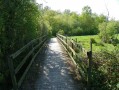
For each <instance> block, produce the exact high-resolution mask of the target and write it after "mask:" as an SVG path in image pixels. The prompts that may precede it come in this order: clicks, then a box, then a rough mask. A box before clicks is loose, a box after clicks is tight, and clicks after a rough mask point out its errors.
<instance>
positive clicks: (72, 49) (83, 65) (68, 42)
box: [57, 34, 92, 89]
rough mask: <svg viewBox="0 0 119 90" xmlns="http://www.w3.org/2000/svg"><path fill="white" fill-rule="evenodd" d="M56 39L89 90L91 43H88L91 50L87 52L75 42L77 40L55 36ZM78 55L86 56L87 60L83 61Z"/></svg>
mask: <svg viewBox="0 0 119 90" xmlns="http://www.w3.org/2000/svg"><path fill="white" fill-rule="evenodd" d="M57 38H58V39H59V40H60V42H61V44H62V45H63V46H64V48H65V49H66V51H67V52H68V54H69V56H70V57H71V59H72V60H73V62H74V64H75V65H76V66H77V69H78V71H79V73H80V75H81V77H82V78H83V79H84V80H85V81H87V88H88V89H90V83H91V63H92V42H91V43H90V46H91V50H90V51H89V52H87V51H86V50H85V49H84V48H83V47H82V45H81V44H80V43H79V42H77V39H75V40H72V39H71V38H70V37H67V36H63V35H60V34H57ZM80 53H84V54H85V55H87V58H88V59H87V60H86V61H83V60H82V59H81V56H80Z"/></svg>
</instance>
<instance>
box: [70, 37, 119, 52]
mask: <svg viewBox="0 0 119 90" xmlns="http://www.w3.org/2000/svg"><path fill="white" fill-rule="evenodd" d="M71 38H72V39H76V38H77V40H78V41H79V42H80V43H81V44H82V46H83V48H85V49H86V50H90V39H91V38H93V39H95V41H96V43H93V48H92V49H93V52H97V51H100V50H102V49H108V50H110V51H112V50H114V46H113V45H112V44H107V43H103V42H101V40H100V38H99V37H98V35H88V36H72V37H71ZM118 38H119V36H118Z"/></svg>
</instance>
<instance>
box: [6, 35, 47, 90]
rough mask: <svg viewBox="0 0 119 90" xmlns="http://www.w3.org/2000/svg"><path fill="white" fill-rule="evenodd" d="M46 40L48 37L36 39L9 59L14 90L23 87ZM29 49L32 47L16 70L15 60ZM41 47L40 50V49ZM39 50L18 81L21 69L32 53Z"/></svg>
mask: <svg viewBox="0 0 119 90" xmlns="http://www.w3.org/2000/svg"><path fill="white" fill-rule="evenodd" d="M46 40H47V36H46V35H45V36H42V37H40V38H37V39H34V40H32V41H31V42H29V43H28V44H26V45H25V46H23V47H22V48H21V49H19V50H18V51H16V52H15V53H13V54H11V55H10V57H9V58H8V65H9V70H10V74H11V79H12V84H13V89H14V90H18V88H19V87H20V85H21V83H22V81H23V79H24V77H25V75H26V73H27V72H28V70H29V68H30V66H31V64H32V62H33V61H34V59H35V57H36V56H37V54H38V53H39V51H40V50H41V48H42V46H43V45H44V43H45V41H46ZM31 46H32V47H31ZM29 47H31V49H30V51H29V52H28V53H27V54H26V56H25V57H24V58H23V60H21V62H20V63H19V64H18V66H17V67H16V68H14V64H13V61H14V59H15V58H17V57H18V56H20V54H21V53H23V52H24V51H25V50H26V49H27V48H29ZM39 47H40V49H38V48H39ZM37 49H38V51H37V52H36V54H35V55H34V56H33V57H32V59H31V61H30V62H29V64H28V66H27V67H26V70H25V72H24V73H23V74H22V76H21V77H20V79H19V80H17V78H16V74H17V73H18V72H19V71H20V69H21V68H22V67H23V65H24V64H25V63H26V61H27V59H28V58H29V57H30V56H31V55H32V53H34V51H35V50H37Z"/></svg>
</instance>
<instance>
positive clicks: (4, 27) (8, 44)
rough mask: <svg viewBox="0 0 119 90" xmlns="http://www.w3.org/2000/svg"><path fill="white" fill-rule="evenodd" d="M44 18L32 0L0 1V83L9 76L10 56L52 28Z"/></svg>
mask: <svg viewBox="0 0 119 90" xmlns="http://www.w3.org/2000/svg"><path fill="white" fill-rule="evenodd" d="M43 18H44V17H43V16H42V13H41V10H40V9H39V8H38V6H37V5H36V4H35V3H34V2H32V1H31V0H17V1H15V0H1V1H0V74H1V75H0V83H2V82H4V81H5V80H7V78H8V77H9V69H8V64H7V62H8V61H7V60H8V59H7V58H8V56H9V55H10V54H12V53H14V52H15V51H17V50H18V49H20V48H21V47H22V46H24V45H25V44H26V43H28V42H29V41H31V40H32V39H34V38H37V37H40V36H42V35H43V34H47V31H48V29H49V30H51V29H50V26H48V25H47V23H46V22H45V21H44V20H43ZM17 61H18V60H17ZM15 64H16V63H15ZM1 81H2V82H1ZM7 81H8V82H7ZM7 81H6V82H7V83H9V82H10V80H7ZM7 83H6V84H7Z"/></svg>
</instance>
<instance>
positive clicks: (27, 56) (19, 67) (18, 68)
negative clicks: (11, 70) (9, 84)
mask: <svg viewBox="0 0 119 90" xmlns="http://www.w3.org/2000/svg"><path fill="white" fill-rule="evenodd" d="M33 51H34V49H32V50H31V51H30V52H29V53H28V54H27V55H26V56H25V58H24V59H23V60H22V61H21V62H20V64H19V65H18V66H17V68H16V69H15V74H17V73H18V71H19V70H20V69H21V68H22V66H23V65H24V64H25V62H26V61H27V59H28V58H29V56H30V55H31V54H32V53H33Z"/></svg>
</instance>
